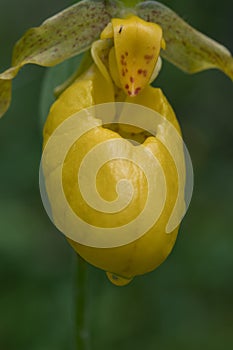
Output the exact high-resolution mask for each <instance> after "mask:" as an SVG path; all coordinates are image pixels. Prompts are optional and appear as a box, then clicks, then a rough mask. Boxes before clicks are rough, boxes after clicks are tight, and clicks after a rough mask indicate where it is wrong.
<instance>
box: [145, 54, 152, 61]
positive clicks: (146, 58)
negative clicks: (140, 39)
mask: <svg viewBox="0 0 233 350" xmlns="http://www.w3.org/2000/svg"><path fill="white" fill-rule="evenodd" d="M153 57H154V55H145V56H144V58H145V60H147V61H151V60H152V58H153Z"/></svg>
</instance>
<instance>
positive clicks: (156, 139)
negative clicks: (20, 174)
mask: <svg viewBox="0 0 233 350" xmlns="http://www.w3.org/2000/svg"><path fill="white" fill-rule="evenodd" d="M111 26H112V32H111V33H110V34H111V35H110V34H109V32H110V28H109V26H107V27H106V29H105V30H104V31H103V32H102V34H101V38H102V40H100V41H96V42H94V43H93V45H92V49H91V52H92V57H93V64H92V65H91V67H90V68H89V69H88V70H86V71H85V72H84V73H83V74H82V75H81V76H79V77H78V78H77V79H76V80H75V82H74V83H73V84H72V85H71V86H70V87H69V88H68V89H66V90H65V91H64V92H63V93H62V94H61V95H60V97H59V98H58V99H57V101H56V102H55V103H54V104H53V105H52V107H51V109H50V113H49V116H48V118H47V120H46V123H45V126H44V153H45V157H44V161H43V171H44V173H45V186H46V188H47V192H48V197H49V203H50V206H51V209H52V213H53V222H54V223H55V225H56V226H57V227H60V220H61V219H60V218H61V215H62V213H64V212H66V210H64V209H61V207H60V206H61V200H62V199H61V198H60V196H59V195H58V191H57V189H56V187H55V185H54V184H55V183H57V182H58V176H59V171H60V170H58V163H59V162H57V165H56V171H54V163H53V159H54V158H55V159H56V160H57V159H58V153H59V152H60V150H59V147H58V146H57V142H59V144H60V145H62V146H60V147H61V148H64V147H65V146H64V145H65V142H64V143H63V139H62V135H63V122H64V121H66V120H67V119H69V118H70V117H71V118H72V116H73V115H75V113H77V112H79V111H82V110H84V109H86V108H88V107H90V106H95V105H98V104H100V103H109V102H115V101H117V102H125V103H133V104H134V105H135V106H138V105H139V106H144V107H148V108H150V110H154V111H156V112H158V113H160V115H162V116H163V117H164V118H166V119H165V120H162V122H161V121H160V123H159V125H156V123H155V125H153V126H152V128H154V130H156V135H153V134H148V132H147V131H145V130H143V129H141V128H139V127H137V126H136V127H135V123H134V121H135V120H134V118H136V116H135V115H133V116H132V115H131V120H132V122H131V125H129V124H125V119H124V116H125V115H126V114H129V111H128V110H127V106H128V105H127V104H126V105H123V109H124V108H126V110H125V111H124V110H123V111H122V112H121V113H120V116H119V119H118V122H117V124H114V123H113V124H109V125H101V124H98V119H96V118H95V117H92V116H90V115H89V117H86V119H88V118H89V121H90V124H93V128H91V129H90V130H89V131H87V132H83V134H82V135H81V136H80V137H79V138H78V140H77V141H75V142H74V143H73V144H72V145H71V147H70V149H69V151H68V152H67V155H66V157H65V160H64V162H63V164H62V184H63V189H64V193H65V196H66V199H67V201H68V203H69V206H70V207H71V208H72V210H73V211H74V212H75V214H76V215H77V216H78V217H80V218H81V219H82V220H84V221H85V222H87V223H88V224H89V225H91V226H94V227H96V230H97V228H101V227H102V230H104V228H106V227H110V228H118V231H119V232H120V230H121V227H122V226H123V225H129V223H130V222H131V221H133V220H135V219H136V218H137V217H139V215H140V214H141V212H142V211H143V210H144V207H145V206H146V202H147V200H148V198H147V197H148V196H149V194H148V192H149V191H150V193H152V192H153V191H154V189H153V187H157V188H161V189H162V188H163V186H165V187H166V195H165V197H166V198H164V203H162V204H163V205H162V210H161V213H159V215H158V218H157V220H155V222H154V224H153V225H151V224H150V223H149V222H150V216H151V217H152V218H153V216H154V214H155V212H156V207H159V206H160V204H159V203H158V202H159V200H161V201H162V197H163V196H162V195H161V193H160V197H159V199H158V198H156V197H155V198H152V200H151V202H150V206H151V207H150V210H148V208H147V209H146V211H147V212H146V215H145V216H143V217H142V219H141V220H139V221H138V224H137V225H138V226H137V227H136V226H134V230H136V231H139V233H140V231H142V234H143V235H142V236H141V235H140V236H139V237H140V238H135V239H134V240H133V241H132V242H130V243H128V244H123V245H120V246H114V247H108V245H107V246H104V245H103V247H101V246H100V247H99V246H98V247H95V246H89V245H88V242H87V244H81V243H80V241H79V239H77V240H76V241H75V240H72V239H70V238H69V237H70V236H69V231H70V230H71V226H70V225H71V224H70V223H69V219H68V214H67V213H66V214H65V215H66V218H64V221H66V222H67V223H66V232H64V233H65V234H67V236H68V240H69V242H70V244H71V245H72V246H73V247H74V249H75V250H76V251H77V252H78V254H80V255H81V256H82V257H83V258H84V259H85V260H86V261H88V262H89V263H91V264H93V265H95V266H97V267H99V268H101V269H103V270H105V271H107V275H108V277H109V279H110V280H111V281H112V282H113V283H114V284H117V285H124V284H127V283H129V282H130V280H131V279H132V278H133V277H134V276H136V275H140V274H144V273H146V272H149V271H151V270H153V269H155V268H156V267H157V266H158V265H160V264H161V263H162V262H163V261H164V260H165V259H166V257H167V256H168V255H169V253H170V252H171V250H172V247H173V245H174V243H175V240H176V236H177V233H178V228H179V223H180V220H181V218H182V216H183V214H184V210H185V203H184V185H185V178H184V176H185V175H184V173H185V169H184V158H183V148H182V147H183V144H182V143H181V144H180V145H179V144H177V143H176V141H175V139H174V140H173V136H172V133H171V129H170V124H171V125H172V126H173V128H174V130H176V133H178V134H180V128H179V124H178V121H177V119H176V116H175V114H174V112H173V110H172V108H171V106H170V105H169V103H168V101H167V99H166V98H165V96H164V95H163V93H162V91H161V90H160V89H158V88H153V87H151V86H150V85H149V82H150V79H151V76H152V74H153V71H154V69H155V67H156V65H157V62H158V58H159V53H160V48H161V46H164V41H163V38H162V29H161V27H159V26H158V25H155V24H153V23H148V22H145V21H143V20H141V19H139V18H138V17H136V16H131V17H128V18H127V19H113V20H112V21H111ZM106 33H107V34H106ZM121 35H122V38H121ZM111 37H113V41H112V40H111ZM145 38H147V39H146V40H145ZM112 54H114V59H112ZM108 112H110V110H108ZM142 112H144V114H140V118H142V119H143V118H146V113H147V111H146V110H144V111H142ZM166 120H167V124H166ZM85 121H86V120H85V117H84V119H82V118H81V117H80V118H79V119H78V123H79V125H78V126H77V128H78V129H79V128H82V123H84V122H85ZM72 125H73V127H74V128H76V126H75V124H74V123H73V124H72ZM59 126H60V129H59ZM56 130H60V131H59V136H58V137H60V138H59V141H57V142H56V143H55V144H54V147H55V149H54V148H53V151H52V153H51V154H50V151H49V150H47V144H48V143H49V142H50V140H51V138H52V139H55V141H56V140H57V139H56V136H54V135H53V133H54V132H55V131H56ZM152 130H153V129H152ZM169 133H170V135H169ZM64 137H65V138H66V139H67V138H69V134H68V132H65V131H64ZM126 139H130V140H131V141H132V140H133V141H135V142H137V143H140V144H141V147H144V149H145V152H147V153H141V154H140V155H139V156H138V158H137V162H139V164H137V163H135V159H136V157H135V154H137V153H138V147H139V146H138V144H137V145H135V144H131V143H130V142H129V141H127V142H126ZM163 139H166V140H169V139H170V140H171V142H173V144H174V145H175V147H177V150H176V155H177V156H178V158H179V160H178V166H177V163H176V162H175V161H174V159H173V156H172V154H171V153H170V152H169V150H168V149H167V148H166V147H165V145H164V143H163ZM115 140H117V144H115V146H114V148H113V146H112V145H113V143H112V142H113V141H114V142H115ZM108 141H109V142H108ZM99 145H103V147H102V148H101V149H102V151H101V154H97V161H99V162H100V160H101V159H102V158H103V157H104V155H105V154H106V155H107V157H108V159H109V161H108V162H105V163H104V164H103V166H102V167H100V169H99V171H98V173H97V176H96V179H93V178H91V172H92V171H94V168H95V165H94V160H92V163H91V168H88V167H87V168H86V170H85V174H84V176H85V177H86V179H85V183H81V182H79V181H77V174H79V172H80V171H81V170H80V169H81V167H82V163H83V162H85V157H86V156H87V155H88V154H89V153H91V152H94V151H95V148H96V147H98V146H99ZM116 149H120V150H121V157H119V158H118V159H116V158H115V157H114V154H115V153H116ZM140 149H141V148H140ZM93 150H94V151H93ZM148 152H149V154H151V156H152V158H150V157H149V161H150V163H148V156H149V155H148ZM122 157H123V159H122ZM144 157H145V158H144ZM153 157H155V158H156V159H157V160H158V163H159V164H157V163H156V164H155V166H154V168H153V175H152V177H150V176H147V174H145V173H144V171H143V169H146V170H145V172H147V169H149V168H150V167H151V168H152V166H153V162H154V160H153ZM143 165H144V168H143ZM160 167H162V169H163V173H164V176H165V179H164V177H161V174H160V170H159V168H160ZM177 167H180V168H181V169H182V170H181V175H182V176H183V178H180V179H179V174H178V169H177ZM89 172H90V173H89ZM122 179H124V181H126V180H127V181H128V182H130V183H131V185H132V186H133V190H134V191H133V196H132V198H131V201H130V202H129V204H128V205H127V206H126V207H123V209H122V208H121V210H118V211H116V212H110V213H108V212H103V211H101V210H98V208H96V209H95V208H93V207H91V205H89V203H87V201H85V198H84V196H85V194H86V193H85V192H86V191H87V189H86V190H84V193H83V192H82V191H83V189H82V186H83V187H85V186H87V187H90V186H91V183H92V182H93V181H94V182H96V188H97V192H99V194H100V195H101V198H102V200H103V201H107V203H108V204H107V205H108V206H110V203H111V201H114V200H116V198H117V193H116V188H117V185H118V183H119V181H122ZM164 180H165V185H164V183H163V181H164ZM148 182H151V183H152V184H151V183H148ZM179 187H180V191H181V199H180V204H179V206H180V208H179V211H180V212H181V214H178V215H180V216H179V219H178V222H177V223H176V225H174V226H173V229H172V232H169V233H167V231H166V229H167V224H168V221H169V218H170V217H171V214H172V211H173V209H174V207H175V204H176V201H177V198H178V192H179ZM126 191H127V189H126ZM94 192H95V190H94V189H93V190H92V192H91V196H94V194H95V193H94ZM62 220H63V219H62ZM147 221H148V229H147V230H145V232H143V230H144V226H145V223H147ZM74 229H76V230H81V229H80V228H79V227H76V228H74ZM131 230H132V229H131ZM67 231H68V232H67ZM118 234H119V233H116V235H118ZM106 235H107V233H106ZM135 237H136V233H135Z"/></svg>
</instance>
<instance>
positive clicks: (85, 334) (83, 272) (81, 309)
mask: <svg viewBox="0 0 233 350" xmlns="http://www.w3.org/2000/svg"><path fill="white" fill-rule="evenodd" d="M77 258H78V260H77V262H78V264H77V265H78V266H77V273H76V344H77V350H89V348H90V347H89V331H88V327H87V294H88V291H87V263H86V262H85V261H84V260H83V259H82V258H81V257H79V256H78V257H77Z"/></svg>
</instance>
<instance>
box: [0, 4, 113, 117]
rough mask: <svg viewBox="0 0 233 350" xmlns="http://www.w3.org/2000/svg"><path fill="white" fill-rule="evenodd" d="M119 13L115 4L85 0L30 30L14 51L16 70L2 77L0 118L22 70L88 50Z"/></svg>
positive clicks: (60, 60) (50, 63)
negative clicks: (13, 82) (22, 68)
mask: <svg viewBox="0 0 233 350" xmlns="http://www.w3.org/2000/svg"><path fill="white" fill-rule="evenodd" d="M116 11H117V6H116V3H115V2H113V1H104V0H97V1H94V0H84V1H81V2H79V3H77V4H75V5H73V6H71V7H69V8H67V9H65V10H64V11H62V12H60V13H58V14H56V15H55V16H53V17H51V18H49V19H47V20H46V21H45V22H44V23H42V25H41V26H40V27H37V28H31V29H29V30H28V31H27V32H26V33H25V34H24V35H23V37H22V38H21V39H20V40H19V41H18V42H17V43H16V45H15V47H14V51H13V58H12V68H10V69H8V70H6V71H5V72H4V73H2V74H0V116H2V115H3V114H4V113H5V112H6V110H7V109H8V107H9V105H10V100H11V80H12V79H13V78H14V77H15V76H16V75H17V73H18V71H19V69H20V68H21V67H22V66H24V65H25V64H27V63H33V64H38V65H41V66H46V67H50V66H54V65H57V64H58V63H61V62H63V61H64V60H66V59H68V58H70V57H73V56H75V55H77V54H79V53H81V52H83V51H85V50H87V49H88V48H89V47H90V46H91V44H92V42H93V41H94V40H96V39H97V38H98V37H99V35H100V33H101V31H102V30H103V28H104V27H105V26H106V25H107V24H108V23H109V22H110V20H111V18H112V17H113V16H114V15H115V13H116Z"/></svg>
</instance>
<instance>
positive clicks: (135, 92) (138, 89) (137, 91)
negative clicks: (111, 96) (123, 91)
mask: <svg viewBox="0 0 233 350" xmlns="http://www.w3.org/2000/svg"><path fill="white" fill-rule="evenodd" d="M140 90H141V88H140V87H137V88H136V89H135V91H134V95H138V93H139V91H140Z"/></svg>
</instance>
